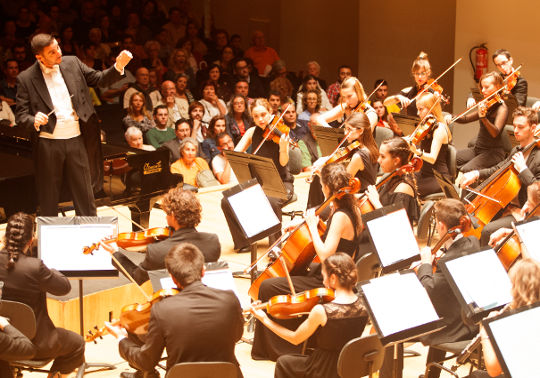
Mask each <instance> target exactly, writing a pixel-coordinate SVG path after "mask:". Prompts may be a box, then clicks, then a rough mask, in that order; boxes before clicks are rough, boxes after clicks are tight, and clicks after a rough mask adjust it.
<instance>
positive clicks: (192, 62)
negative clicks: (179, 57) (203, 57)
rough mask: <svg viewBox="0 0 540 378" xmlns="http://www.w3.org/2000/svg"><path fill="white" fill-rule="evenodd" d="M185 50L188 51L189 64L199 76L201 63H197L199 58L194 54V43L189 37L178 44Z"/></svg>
mask: <svg viewBox="0 0 540 378" xmlns="http://www.w3.org/2000/svg"><path fill="white" fill-rule="evenodd" d="M178 47H179V48H181V49H182V50H184V52H185V53H186V60H187V62H188V65H189V66H190V67H191V69H192V70H193V73H194V74H195V76H197V73H198V72H199V64H198V63H197V59H195V57H194V56H193V44H192V43H191V41H190V40H189V39H182V40H181V44H180V45H179V46H178Z"/></svg>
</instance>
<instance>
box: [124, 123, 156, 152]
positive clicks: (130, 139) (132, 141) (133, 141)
mask: <svg viewBox="0 0 540 378" xmlns="http://www.w3.org/2000/svg"><path fill="white" fill-rule="evenodd" d="M124 138H126V142H127V144H128V146H130V147H131V148H136V149H138V150H145V151H155V148H154V147H153V146H151V145H149V144H144V143H143V133H142V131H141V130H140V129H139V128H137V127H135V126H130V127H128V129H127V130H126V132H125V133H124Z"/></svg>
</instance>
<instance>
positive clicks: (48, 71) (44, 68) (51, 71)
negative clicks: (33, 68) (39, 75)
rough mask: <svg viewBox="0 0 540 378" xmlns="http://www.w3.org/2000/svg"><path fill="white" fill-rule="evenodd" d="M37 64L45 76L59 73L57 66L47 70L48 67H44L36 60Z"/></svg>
mask: <svg viewBox="0 0 540 378" xmlns="http://www.w3.org/2000/svg"><path fill="white" fill-rule="evenodd" d="M38 63H39V67H40V68H41V71H42V72H43V73H44V74H46V75H51V74H53V73H55V72H60V66H59V65H58V64H55V65H54V66H52V68H49V67H46V66H45V65H44V64H43V63H41V62H40V61H39V60H38Z"/></svg>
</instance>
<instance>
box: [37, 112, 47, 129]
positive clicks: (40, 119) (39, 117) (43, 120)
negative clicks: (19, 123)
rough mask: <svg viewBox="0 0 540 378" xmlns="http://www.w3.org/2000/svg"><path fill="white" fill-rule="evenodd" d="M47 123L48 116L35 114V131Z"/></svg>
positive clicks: (40, 113)
mask: <svg viewBox="0 0 540 378" xmlns="http://www.w3.org/2000/svg"><path fill="white" fill-rule="evenodd" d="M47 122H49V116H48V115H47V114H45V113H42V112H37V113H36V115H35V116H34V127H35V129H36V130H37V131H39V128H40V127H41V126H43V125H46V124H47Z"/></svg>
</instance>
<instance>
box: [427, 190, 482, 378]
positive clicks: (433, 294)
mask: <svg viewBox="0 0 540 378" xmlns="http://www.w3.org/2000/svg"><path fill="white" fill-rule="evenodd" d="M435 214H436V219H437V226H436V227H437V232H438V233H439V235H441V236H442V235H445V234H446V233H447V231H448V230H450V229H452V228H455V227H459V226H460V224H461V223H462V222H463V218H464V217H468V214H467V211H466V210H465V206H464V205H463V203H462V202H461V201H459V200H456V199H450V198H446V199H442V200H440V201H438V202H437V203H436V204H435ZM461 231H463V230H461ZM443 247H445V248H446V253H445V254H444V255H443V257H441V259H440V260H439V263H441V262H442V261H445V260H447V259H451V258H455V257H456V256H459V255H460V254H462V253H464V252H468V251H475V250H478V249H479V248H480V244H479V242H478V239H476V238H475V237H474V236H468V237H463V236H462V235H461V232H459V233H457V234H456V236H454V237H450V239H448V241H447V242H446V244H445V245H444V246H443ZM420 256H421V265H420V267H419V268H418V272H417V275H418V279H419V280H420V282H421V283H422V285H423V286H424V288H425V289H426V291H427V292H428V294H429V297H430V299H431V301H432V302H433V306H434V307H435V310H436V311H437V314H438V315H439V317H441V318H443V320H444V324H445V327H444V328H443V329H442V330H440V331H437V332H433V333H431V334H429V335H426V336H423V337H421V338H420V341H422V343H423V344H424V345H438V344H442V343H451V342H455V341H462V340H470V339H472V338H473V337H474V336H475V335H476V334H477V333H478V330H477V329H476V328H475V327H470V326H468V325H466V324H465V323H464V322H463V320H462V317H461V310H460V309H461V307H460V305H459V302H458V300H457V298H456V296H455V295H454V293H453V291H452V289H451V288H450V285H449V283H448V281H447V280H446V278H445V277H444V275H443V274H442V272H441V270H440V269H439V268H438V267H437V269H436V271H435V273H434V272H433V265H432V261H433V255H432V253H431V248H429V247H424V248H422V250H421V251H420ZM444 356H445V352H444V351H441V350H439V349H435V348H429V351H428V356H427V362H428V363H429V362H432V361H441V360H443V359H444ZM439 374H440V369H436V368H432V369H431V370H430V374H429V377H427V378H436V377H438V376H439Z"/></svg>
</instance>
